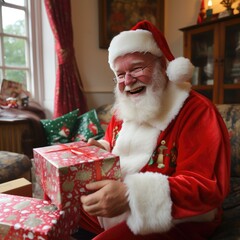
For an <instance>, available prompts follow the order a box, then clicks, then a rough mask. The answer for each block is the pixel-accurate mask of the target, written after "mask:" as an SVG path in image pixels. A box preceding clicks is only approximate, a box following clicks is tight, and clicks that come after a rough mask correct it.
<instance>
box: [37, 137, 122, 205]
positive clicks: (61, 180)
mask: <svg viewBox="0 0 240 240" xmlns="http://www.w3.org/2000/svg"><path fill="white" fill-rule="evenodd" d="M34 165H35V169H36V170H35V172H36V178H37V179H39V181H40V184H41V186H42V188H43V191H44V193H45V195H46V196H47V197H48V198H49V199H50V200H51V201H52V203H53V204H55V205H56V206H57V207H58V208H59V209H65V208H67V207H68V206H70V205H74V204H79V202H80V196H81V195H83V194H87V189H86V188H85V185H86V184H87V183H89V182H93V181H98V180H103V179H115V180H117V179H120V177H121V172H120V162H119V157H118V156H116V155H114V154H112V153H110V152H107V151H105V150H103V149H101V148H98V147H96V146H88V145H87V144H86V143H85V142H83V141H80V142H74V143H67V144H60V145H55V146H50V147H42V148H35V149H34Z"/></svg>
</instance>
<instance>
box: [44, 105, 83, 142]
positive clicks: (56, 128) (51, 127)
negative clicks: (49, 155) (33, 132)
mask: <svg viewBox="0 0 240 240" xmlns="http://www.w3.org/2000/svg"><path fill="white" fill-rule="evenodd" d="M78 112H79V110H78V109H76V110H74V111H72V112H69V113H67V114H65V115H63V116H61V117H58V118H56V119H53V120H50V119H43V120H41V123H42V125H43V128H44V132H45V135H46V139H47V144H48V145H54V144H59V143H67V142H69V141H70V137H71V134H72V131H73V128H74V125H75V123H76V121H77V117H78Z"/></svg>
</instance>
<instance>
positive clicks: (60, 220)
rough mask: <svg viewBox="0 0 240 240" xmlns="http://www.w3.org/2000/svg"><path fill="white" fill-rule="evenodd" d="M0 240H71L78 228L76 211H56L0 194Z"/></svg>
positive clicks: (37, 201)
mask: <svg viewBox="0 0 240 240" xmlns="http://www.w3.org/2000/svg"><path fill="white" fill-rule="evenodd" d="M0 209H1V211H0V239H1V240H13V239H14V240H23V239H24V240H30V239H31V240H35V239H36V240H44V239H51V240H59V239H64V240H65V239H66V240H68V239H71V237H70V236H71V234H73V233H74V232H75V231H76V229H77V227H78V226H79V221H80V215H79V209H77V207H71V208H68V209H66V210H58V209H57V207H56V206H55V205H53V204H51V203H50V202H49V201H46V200H41V199H36V198H30V197H21V196H16V195H9V194H0Z"/></svg>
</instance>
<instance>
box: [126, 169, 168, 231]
mask: <svg viewBox="0 0 240 240" xmlns="http://www.w3.org/2000/svg"><path fill="white" fill-rule="evenodd" d="M124 183H125V184H126V185H127V188H128V200H129V205H130V209H131V211H130V214H129V216H128V219H127V225H128V226H129V228H130V229H131V230H132V232H133V233H134V234H142V235H144V234H150V233H162V232H167V231H168V230H170V228H171V227H172V226H173V218H172V215H171V212H172V200H171V196H170V186H169V182H168V177H167V176H165V175H162V174H159V173H152V172H146V173H136V174H131V175H128V176H126V178H125V180H124Z"/></svg>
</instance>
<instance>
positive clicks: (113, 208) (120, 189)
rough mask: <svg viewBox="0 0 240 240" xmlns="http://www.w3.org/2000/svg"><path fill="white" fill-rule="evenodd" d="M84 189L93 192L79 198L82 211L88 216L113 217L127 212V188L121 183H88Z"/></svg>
mask: <svg viewBox="0 0 240 240" xmlns="http://www.w3.org/2000/svg"><path fill="white" fill-rule="evenodd" d="M86 187H87V189H88V190H90V191H94V193H92V194H89V195H87V196H82V197H81V202H82V205H83V209H84V210H85V211H86V212H87V213H89V214H90V215H94V216H99V217H115V216H118V215H120V214H122V213H124V212H126V211H127V210H129V205H128V200H127V187H126V185H125V184H124V183H123V182H119V181H115V180H103V181H98V182H93V183H89V184H87V185H86Z"/></svg>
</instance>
